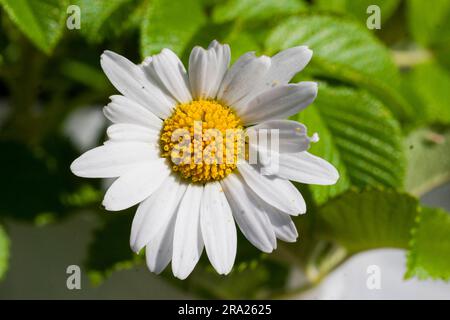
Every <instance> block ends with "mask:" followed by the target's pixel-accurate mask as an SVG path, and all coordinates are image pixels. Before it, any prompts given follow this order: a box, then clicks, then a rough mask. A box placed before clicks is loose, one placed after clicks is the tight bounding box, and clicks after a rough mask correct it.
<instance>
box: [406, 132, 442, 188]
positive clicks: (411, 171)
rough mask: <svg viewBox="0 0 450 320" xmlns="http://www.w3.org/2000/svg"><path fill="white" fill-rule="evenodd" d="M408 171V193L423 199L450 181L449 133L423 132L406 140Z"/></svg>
mask: <svg viewBox="0 0 450 320" xmlns="http://www.w3.org/2000/svg"><path fill="white" fill-rule="evenodd" d="M405 146H406V149H407V151H406V155H407V159H408V168H407V171H406V172H407V174H406V179H405V189H406V190H407V191H409V192H411V193H412V194H414V195H417V196H420V195H423V194H424V193H426V192H427V191H429V190H431V189H433V188H434V187H436V186H439V185H441V184H442V183H444V182H445V181H448V180H450V161H449V155H450V130H449V129H447V130H446V131H444V132H438V131H435V130H432V129H429V128H422V129H419V130H416V131H414V132H412V133H411V134H410V135H409V136H408V137H407V139H406V142H405Z"/></svg>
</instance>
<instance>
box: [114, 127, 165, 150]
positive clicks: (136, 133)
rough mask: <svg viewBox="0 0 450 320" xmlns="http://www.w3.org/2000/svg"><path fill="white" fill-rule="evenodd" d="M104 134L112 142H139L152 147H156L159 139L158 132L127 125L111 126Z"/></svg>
mask: <svg viewBox="0 0 450 320" xmlns="http://www.w3.org/2000/svg"><path fill="white" fill-rule="evenodd" d="M106 133H107V135H108V137H109V138H110V139H111V140H114V141H141V142H148V143H151V144H153V145H154V146H157V144H158V139H159V131H156V130H152V129H149V128H146V127H143V126H141V125H137V124H129V123H118V124H113V125H112V126H109V127H108V129H107V130H106Z"/></svg>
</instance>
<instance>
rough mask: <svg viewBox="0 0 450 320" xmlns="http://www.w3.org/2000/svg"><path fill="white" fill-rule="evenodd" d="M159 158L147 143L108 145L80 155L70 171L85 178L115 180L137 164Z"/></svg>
mask: <svg viewBox="0 0 450 320" xmlns="http://www.w3.org/2000/svg"><path fill="white" fill-rule="evenodd" d="M158 158H159V155H158V153H157V152H156V151H155V150H154V148H152V146H151V145H150V144H148V143H143V142H127V143H108V144H105V145H103V146H100V147H97V148H94V149H92V150H89V151H87V152H86V153H84V154H82V155H81V156H80V157H78V158H77V159H75V161H74V162H73V163H72V165H71V166H70V170H72V172H73V173H74V174H75V175H77V176H79V177H85V178H115V177H119V176H121V175H122V174H124V173H125V172H127V171H130V170H132V169H133V168H135V167H136V165H138V164H142V163H146V162H148V161H152V160H156V159H158Z"/></svg>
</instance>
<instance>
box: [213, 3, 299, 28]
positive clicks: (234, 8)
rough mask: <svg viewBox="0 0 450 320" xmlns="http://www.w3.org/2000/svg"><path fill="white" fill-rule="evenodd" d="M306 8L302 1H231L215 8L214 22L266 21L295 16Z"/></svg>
mask: <svg viewBox="0 0 450 320" xmlns="http://www.w3.org/2000/svg"><path fill="white" fill-rule="evenodd" d="M304 8H306V4H305V3H303V2H302V1H300V0H266V1H260V0H231V1H228V2H225V3H223V4H221V5H219V6H217V7H215V8H214V11H213V20H214V22H216V23H224V22H228V21H232V20H235V19H240V20H265V19H273V18H274V17H276V16H278V15H289V14H295V13H297V12H299V11H301V10H302V9H304Z"/></svg>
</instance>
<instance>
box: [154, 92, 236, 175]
mask: <svg viewBox="0 0 450 320" xmlns="http://www.w3.org/2000/svg"><path fill="white" fill-rule="evenodd" d="M242 129H243V127H242V124H241V120H240V119H239V117H238V116H237V115H236V114H235V113H234V112H233V110H231V109H230V108H229V107H228V106H225V105H223V104H221V103H219V102H217V101H213V100H195V101H192V102H189V103H183V104H179V105H177V106H176V108H175V109H174V111H173V113H172V115H171V116H170V117H168V118H167V119H166V120H164V125H163V129H162V131H161V137H160V145H161V155H162V156H163V157H165V158H167V159H168V160H169V161H170V162H171V164H172V170H173V171H174V172H177V173H178V174H179V175H180V176H181V177H182V178H184V179H187V180H189V181H191V182H198V183H206V182H208V181H217V180H221V179H223V178H225V177H226V176H227V175H228V174H230V173H231V172H233V170H234V169H236V164H237V160H238V158H239V157H240V155H241V154H243V152H244V151H243V150H244V149H243V147H244V145H245V142H244V140H243V139H242V137H243V130H242Z"/></svg>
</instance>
